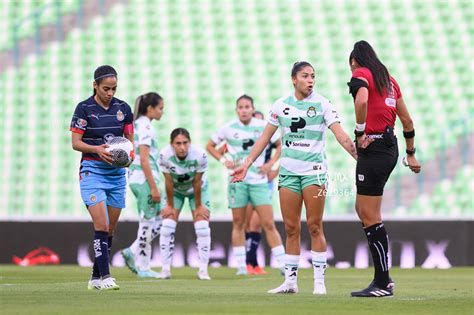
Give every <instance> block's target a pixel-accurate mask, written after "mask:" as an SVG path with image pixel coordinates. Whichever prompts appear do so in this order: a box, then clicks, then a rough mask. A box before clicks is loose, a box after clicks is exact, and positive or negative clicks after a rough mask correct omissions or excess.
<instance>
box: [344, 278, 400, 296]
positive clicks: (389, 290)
mask: <svg viewBox="0 0 474 315" xmlns="http://www.w3.org/2000/svg"><path fill="white" fill-rule="evenodd" d="M388 281H389V282H388V284H387V286H386V287H380V286H378V285H377V284H375V280H374V281H372V283H371V284H370V285H369V286H368V287H367V288H365V289H364V290H361V291H354V292H351V296H352V297H392V296H393V287H394V286H395V283H394V282H393V281H392V279H389V280H388Z"/></svg>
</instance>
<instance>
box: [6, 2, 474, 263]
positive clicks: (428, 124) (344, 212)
mask: <svg viewBox="0 0 474 315" xmlns="http://www.w3.org/2000/svg"><path fill="white" fill-rule="evenodd" d="M0 8H1V10H0V21H1V23H0V32H1V34H2V36H1V38H0V196H1V197H0V219H1V220H4V221H6V222H8V221H12V220H20V221H74V220H76V221H86V220H89V214H88V212H87V210H86V209H85V207H84V206H83V203H82V201H81V198H80V194H79V181H78V168H79V160H80V154H79V153H78V152H75V151H73V150H72V148H71V135H70V132H69V131H68V128H69V123H70V119H71V117H72V113H73V111H74V108H75V106H76V105H77V103H78V102H79V101H81V100H83V99H85V98H87V97H88V96H89V95H90V94H91V92H92V80H93V79H92V73H93V71H94V69H95V68H96V67H97V66H99V65H101V64H111V65H113V66H114V67H115V68H116V69H117V71H118V74H119V75H118V80H119V81H118V91H117V97H118V98H120V99H123V100H125V101H127V102H128V103H129V104H133V103H134V100H135V98H136V97H137V96H138V95H140V94H142V93H144V92H148V91H157V92H159V93H160V94H161V95H162V96H163V97H164V100H165V114H164V115H165V116H164V119H163V120H162V121H160V122H154V124H155V127H156V128H157V131H158V137H159V146H160V148H162V147H164V146H165V145H166V144H167V142H168V141H169V133H170V132H171V130H172V129H174V128H176V127H179V126H181V127H186V128H188V129H189V130H190V132H191V136H192V141H193V143H195V144H197V145H199V146H201V147H203V146H204V145H205V143H207V141H208V139H209V137H210V135H211V134H212V133H213V132H215V131H216V130H217V129H218V128H219V127H221V126H222V125H223V124H224V123H225V122H227V121H228V120H230V119H232V118H233V117H235V100H236V98H237V97H239V96H240V95H241V94H243V93H246V94H248V95H251V96H252V97H254V99H255V105H256V108H257V109H259V110H261V111H263V112H267V111H268V109H269V108H270V106H271V104H272V103H273V102H274V101H275V100H276V99H277V98H279V97H280V96H282V95H284V94H286V93H287V92H289V91H290V90H291V88H292V86H291V80H290V69H291V66H292V64H293V63H294V62H295V61H300V60H307V61H309V62H311V63H312V64H313V65H314V67H315V70H316V90H317V91H318V92H319V93H321V94H322V95H324V96H326V97H327V98H329V99H330V100H331V102H332V104H333V105H334V106H335V108H336V109H337V110H338V111H339V113H340V114H341V116H342V118H343V122H342V124H343V126H344V128H345V129H346V131H348V132H349V133H351V132H352V129H353V125H354V113H353V101H352V98H351V96H350V95H349V93H348V89H347V86H346V82H347V81H348V80H349V78H350V76H351V73H350V70H349V61H348V58H349V53H350V51H351V50H352V46H353V44H354V42H356V41H358V40H361V39H364V40H367V41H368V42H369V43H371V44H372V45H373V47H374V48H375V50H376V51H377V53H378V54H379V57H380V59H381V60H382V61H383V62H384V63H385V64H386V66H387V67H388V69H389V70H390V71H391V74H392V75H393V76H394V77H395V78H396V79H397V81H398V83H399V84H400V87H401V89H402V92H403V97H404V100H405V102H406V103H407V106H408V107H409V109H410V113H411V114H412V117H413V120H414V122H415V128H416V147H417V158H418V160H419V161H420V162H421V163H422V165H423V169H422V172H421V174H420V175H418V176H415V175H413V174H412V173H411V172H410V171H409V170H408V169H407V168H405V167H403V166H401V165H400V164H399V165H398V166H397V167H396V169H395V171H394V173H393V175H392V176H391V178H390V180H389V182H388V185H387V186H386V192H385V196H384V204H383V212H384V216H385V218H387V219H392V220H410V219H416V220H428V221H429V220H432V219H435V220H458V221H459V220H464V221H466V220H467V221H469V222H472V220H473V216H474V207H473V199H472V196H473V195H474V183H473V180H472V177H473V162H474V161H473V145H474V138H473V124H472V118H473V113H474V104H473V89H474V76H473V72H474V62H473V60H474V53H473V41H472V40H473V34H474V22H473V21H474V17H473V9H472V2H471V1H469V0H458V1H454V0H451V1H448V0H447V1H433V0H432V1H429V0H426V1H425V0H403V1H402V0H400V1H399V0H393V1H389V0H382V1H380V0H360V1H350V0H346V1H343V0H336V1H333V0H321V1H314V0H299V1H296V0H295V1H283V0H259V1H257V0H253V1H252V0H239V1H237V0H235V1H231V0H221V1H211V0H177V1H164V0H163V1H159V0H151V1H144V0H83V1H82V0H65V1H56V0H35V1H15V0H13V1H2V3H1V4H0ZM396 134H397V136H398V139H399V147H400V158H401V157H402V156H403V155H404V149H405V148H404V144H403V141H404V140H403V136H402V128H401V125H400V123H397V125H396ZM327 155H328V160H329V165H330V183H329V190H328V198H327V201H326V210H325V219H326V220H329V221H330V220H340V219H344V220H356V219H357V218H356V215H355V212H354V210H353V209H354V200H355V186H354V170H355V163H354V161H352V160H351V158H350V157H349V156H348V155H347V154H346V153H345V152H344V151H343V150H342V149H341V148H340V147H339V145H338V144H337V141H336V139H335V138H334V137H333V136H332V135H328V139H327ZM226 177H227V175H226V172H225V170H224V169H223V167H222V165H220V163H218V162H216V161H214V160H212V161H210V166H209V182H210V188H211V190H210V191H211V201H212V209H211V211H212V214H213V217H212V218H213V219H214V220H223V221H226V220H229V219H230V211H229V210H228V209H227V199H226V195H227V193H226ZM274 195H275V198H274V206H275V207H274V212H275V216H276V217H277V218H280V217H281V215H280V211H279V206H278V196H277V193H276V192H275V194H274ZM183 217H184V218H185V219H186V218H188V219H189V217H190V213H189V211H188V210H187V209H184V210H183ZM136 218H137V214H136V206H135V199H134V198H133V196H132V195H131V193H129V194H128V198H127V207H126V209H125V210H124V212H123V219H124V220H135V219H136ZM3 224H6V223H3ZM67 224H72V223H67ZM404 224H405V223H404ZM406 224H408V222H407V223H406ZM450 224H451V223H450ZM453 224H454V223H453ZM460 224H462V223H460ZM469 224H470V223H469ZM79 225H80V224H79ZM25 226H26V225H25ZM58 226H61V224H59V223H57V224H56V223H55V224H52V225H51V227H54V228H56V227H58ZM22 229H24V228H22ZM119 229H120V228H119ZM394 230H395V229H394ZM130 233H131V234H130V237H131V235H132V234H133V233H132V232H131V231H130ZM229 233H230V228H229ZM328 233H331V231H330V230H328ZM391 233H395V231H393V232H392V231H391ZM7 237H8V238H7V239H8V240H9V241H10V238H9V236H8V235H7ZM351 237H352V234H351ZM471 239H472V238H471ZM4 240H5V238H2V243H3V242H4ZM71 241H73V238H72V239H71ZM22 249H24V247H22ZM18 254H20V253H18ZM451 259H454V257H453V258H451ZM2 261H5V260H4V259H3V258H2ZM465 262H468V260H465ZM471 262H472V261H471Z"/></svg>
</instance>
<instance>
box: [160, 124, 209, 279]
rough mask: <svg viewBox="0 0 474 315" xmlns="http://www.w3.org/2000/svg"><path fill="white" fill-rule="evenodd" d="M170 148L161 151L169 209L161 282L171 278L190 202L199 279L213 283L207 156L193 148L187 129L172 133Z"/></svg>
mask: <svg viewBox="0 0 474 315" xmlns="http://www.w3.org/2000/svg"><path fill="white" fill-rule="evenodd" d="M170 138H171V141H170V144H169V145H168V146H167V147H165V148H163V149H162V150H161V151H160V160H159V163H160V169H161V171H162V172H163V174H164V176H165V187H166V198H167V205H166V207H165V208H164V209H163V210H162V217H163V225H162V227H161V232H160V250H161V263H162V266H163V267H162V270H161V278H162V279H170V278H171V259H172V255H173V248H174V235H175V232H176V225H177V223H178V217H179V214H180V212H181V209H182V208H183V205H184V201H185V199H186V198H188V199H189V206H190V208H191V211H192V214H193V221H194V229H195V231H196V238H197V240H196V243H197V249H198V255H199V271H198V278H199V279H200V280H211V278H210V277H209V274H208V271H207V266H208V264H209V252H210V250H211V229H210V228H209V208H210V206H211V205H210V201H209V191H208V190H209V189H208V184H207V176H206V171H207V155H206V152H204V150H202V149H201V148H199V147H197V146H195V145H193V144H191V136H190V135H189V132H188V131H187V130H186V129H184V128H176V129H174V130H173V131H172V132H171V137H170Z"/></svg>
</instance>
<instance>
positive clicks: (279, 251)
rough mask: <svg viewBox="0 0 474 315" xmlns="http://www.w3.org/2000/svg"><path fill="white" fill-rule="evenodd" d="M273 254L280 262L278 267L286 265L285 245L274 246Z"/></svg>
mask: <svg viewBox="0 0 474 315" xmlns="http://www.w3.org/2000/svg"><path fill="white" fill-rule="evenodd" d="M272 255H273V257H275V259H276V261H277V262H278V267H279V268H283V267H284V266H285V248H284V247H283V245H278V246H275V247H273V248H272Z"/></svg>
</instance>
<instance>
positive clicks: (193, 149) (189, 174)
mask: <svg viewBox="0 0 474 315" xmlns="http://www.w3.org/2000/svg"><path fill="white" fill-rule="evenodd" d="M159 163H160V170H161V171H162V172H163V173H167V174H170V175H171V177H172V178H173V184H174V191H175V192H177V193H180V194H182V195H186V196H188V195H191V194H193V193H194V188H193V180H194V176H195V175H196V173H204V174H203V175H202V179H201V187H204V186H205V185H206V183H207V175H206V171H207V154H206V152H205V151H204V150H203V149H201V148H199V147H197V146H195V145H193V144H191V145H190V146H189V151H188V155H187V156H186V158H185V159H184V160H180V159H179V158H178V157H177V156H176V152H175V150H174V149H173V147H172V146H171V145H170V144H169V145H167V146H166V147H164V148H163V149H162V150H161V151H160V158H159Z"/></svg>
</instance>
